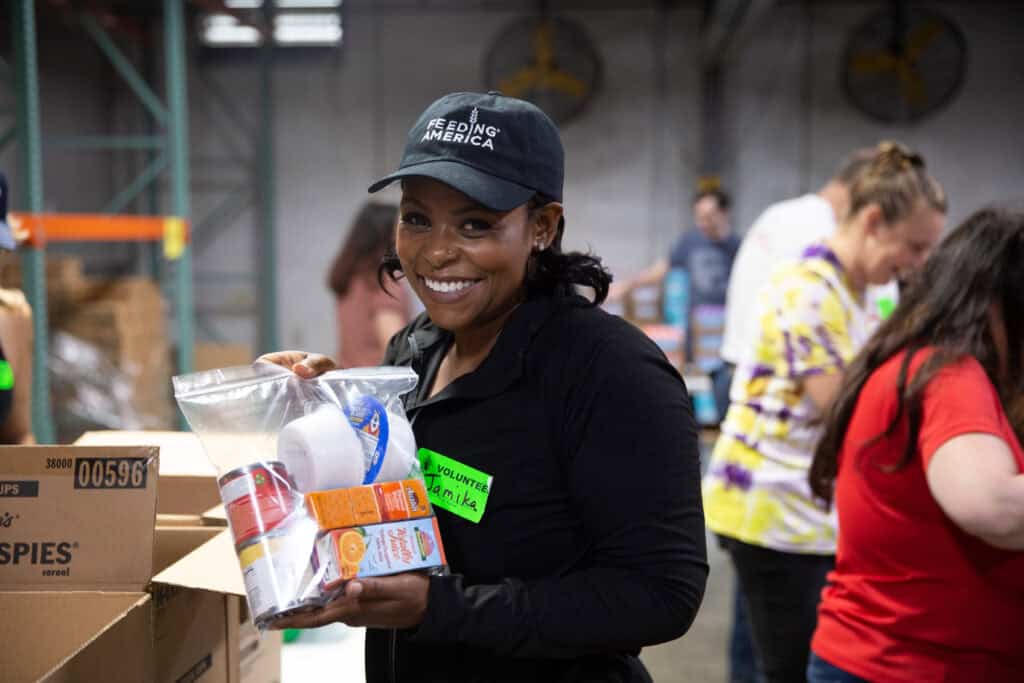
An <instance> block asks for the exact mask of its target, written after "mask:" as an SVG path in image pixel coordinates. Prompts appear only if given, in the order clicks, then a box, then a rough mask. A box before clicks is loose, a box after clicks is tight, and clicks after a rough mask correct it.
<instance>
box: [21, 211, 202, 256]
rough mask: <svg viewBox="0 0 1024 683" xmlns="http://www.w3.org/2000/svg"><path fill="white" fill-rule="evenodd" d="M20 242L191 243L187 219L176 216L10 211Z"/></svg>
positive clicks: (38, 243) (35, 245) (35, 243)
mask: <svg viewBox="0 0 1024 683" xmlns="http://www.w3.org/2000/svg"><path fill="white" fill-rule="evenodd" d="M9 217H10V222H11V227H12V228H14V231H15V233H17V236H18V238H19V241H21V242H24V243H25V244H28V245H29V246H33V247H37V248H38V247H43V246H45V245H46V243H47V242H161V241H164V242H166V241H167V240H168V239H175V240H178V241H181V242H186V243H187V242H188V239H189V234H188V233H189V229H188V222H187V221H183V220H181V219H180V218H176V217H174V216H129V215H104V214H92V213H16V212H11V214H10V216H9Z"/></svg>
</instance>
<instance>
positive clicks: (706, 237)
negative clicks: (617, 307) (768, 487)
mask: <svg viewBox="0 0 1024 683" xmlns="http://www.w3.org/2000/svg"><path fill="white" fill-rule="evenodd" d="M730 204H731V202H730V199H729V195H728V194H727V193H726V192H725V191H723V190H721V189H709V190H701V191H699V192H697V194H696V196H694V199H693V221H694V225H695V226H696V229H695V230H687V231H685V232H683V233H682V234H681V235H680V236H679V237H678V238H677V239H676V241H675V243H674V244H673V245H672V248H671V249H670V250H669V254H668V256H667V258H663V259H660V260H659V261H657V262H656V263H654V264H653V265H651V266H650V267H648V268H646V269H644V270H643V271H641V272H640V273H639V274H637V275H635V276H633V277H631V278H627V279H625V280H624V281H623V282H622V284H620V285H613V286H612V291H611V292H610V294H609V299H610V300H617V299H621V298H622V297H624V296H625V295H626V294H627V293H629V292H630V291H632V290H633V289H635V288H637V287H642V286H649V285H660V284H661V283H662V281H663V280H664V279H665V276H666V275H668V274H669V272H670V271H673V270H675V269H681V270H683V271H685V273H686V276H687V281H688V297H687V298H688V310H686V311H685V312H683V313H682V315H681V318H682V319H683V320H685V321H687V324H686V327H687V330H688V331H693V330H694V322H699V323H701V324H700V325H698V327H703V328H709V327H710V328H714V327H716V324H715V323H716V322H718V321H721V322H724V315H725V294H726V290H727V289H728V286H729V273H730V271H731V270H732V263H733V260H734V259H735V258H736V252H737V250H738V249H739V246H740V239H739V237H737V236H736V235H735V234H734V233H733V232H732V228H731V226H730V224H729V207H730ZM703 341H704V343H703V344H702V343H701V342H702V340H699V339H697V338H696V335H694V334H692V333H690V334H687V340H686V355H687V360H690V361H696V362H697V365H698V366H699V367H700V369H701V370H703V371H704V372H706V373H707V374H708V375H709V376H710V377H711V381H712V383H713V385H714V390H715V403H716V405H717V406H718V408H719V415H724V414H725V410H724V409H725V408H726V407H727V406H728V394H729V382H730V379H731V372H730V371H729V368H728V366H726V365H725V364H724V363H723V362H722V359H721V358H720V357H718V355H717V354H713V355H708V354H699V357H698V354H697V347H698V345H700V346H703V347H706V346H707V344H708V343H711V344H714V341H715V340H703ZM716 346H717V345H716Z"/></svg>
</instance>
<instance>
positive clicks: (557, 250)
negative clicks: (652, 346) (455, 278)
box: [377, 194, 612, 306]
mask: <svg viewBox="0 0 1024 683" xmlns="http://www.w3.org/2000/svg"><path fill="white" fill-rule="evenodd" d="M552 201H554V200H552V199H551V198H550V197H546V196H544V195H542V194H537V195H534V196H533V198H532V199H531V200H530V201H529V203H528V204H527V208H528V209H529V211H530V215H531V216H532V215H533V214H534V212H535V211H537V210H538V209H540V208H541V207H543V206H545V205H547V204H550V203H551V202H552ZM564 232H565V218H564V217H563V218H560V219H559V221H558V228H557V230H556V231H555V238H554V239H553V240H552V241H551V244H550V245H549V246H548V247H547V248H546V249H544V250H536V249H535V250H534V251H533V253H531V254H530V258H529V260H528V261H527V263H526V273H525V275H524V283H525V285H526V296H527V298H532V297H533V296H536V295H538V294H571V293H573V292H575V291H576V288H577V287H587V288H589V289H591V290H593V292H594V295H593V298H592V299H591V304H590V305H592V306H597V305H600V304H601V303H603V302H604V300H605V298H606V297H607V296H608V287H609V286H610V285H611V282H612V274H611V273H610V272H608V269H607V268H605V267H604V264H603V263H602V262H601V258H600V257H599V256H596V255H594V254H591V253H586V254H583V253H580V252H577V251H570V252H568V253H566V252H563V251H562V234H563V233H564ZM385 277H388V278H390V279H391V280H392V281H397V280H398V279H399V278H401V277H404V274H403V273H402V264H401V262H400V261H399V260H398V255H397V254H396V253H395V251H394V249H391V250H389V251H388V252H387V253H386V254H385V255H384V258H383V260H382V261H381V263H380V267H379V268H378V269H377V282H378V283H380V286H381V287H384V278H385Z"/></svg>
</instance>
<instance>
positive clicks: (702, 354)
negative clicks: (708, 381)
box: [690, 305, 725, 372]
mask: <svg viewBox="0 0 1024 683" xmlns="http://www.w3.org/2000/svg"><path fill="white" fill-rule="evenodd" d="M690 331H691V334H692V335H693V361H694V363H695V364H696V365H697V366H698V367H699V368H700V369H701V370H704V371H705V372H709V371H711V370H713V369H714V368H716V367H718V366H719V365H721V364H722V358H721V355H719V354H720V351H721V348H722V336H723V334H724V333H725V307H724V306H710V305H704V306H696V307H694V309H693V311H692V313H691V315H690Z"/></svg>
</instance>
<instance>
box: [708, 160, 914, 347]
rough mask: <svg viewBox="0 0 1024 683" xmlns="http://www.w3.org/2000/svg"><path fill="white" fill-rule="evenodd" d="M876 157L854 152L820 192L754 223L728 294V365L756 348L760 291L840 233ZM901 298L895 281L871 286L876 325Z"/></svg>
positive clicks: (772, 209) (781, 206)
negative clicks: (856, 188)
mask: <svg viewBox="0 0 1024 683" xmlns="http://www.w3.org/2000/svg"><path fill="white" fill-rule="evenodd" d="M871 158H872V150H871V149H861V150H857V151H855V152H853V153H852V154H851V155H850V156H849V157H847V159H846V161H844V162H843V164H842V166H840V168H839V170H838V172H837V173H836V174H835V176H833V177H832V178H831V179H830V180H829V181H828V182H827V183H826V184H825V186H824V187H822V188H821V189H820V190H818V191H817V192H814V193H809V194H805V195H803V196H802V197H795V198H793V199H787V200H785V201H781V202H778V203H776V204H772V205H771V206H769V207H768V208H767V209H765V210H764V211H763V212H762V213H761V215H760V216H758V218H757V220H755V221H754V224H753V225H751V226H750V230H748V231H747V234H746V236H744V238H743V242H742V243H741V244H740V249H739V252H737V254H736V260H735V261H734V262H733V266H732V273H731V274H730V276H729V287H728V290H727V292H726V303H725V331H724V336H723V340H722V349H721V355H722V359H723V360H724V361H725V362H726V363H729V364H731V365H736V364H737V363H739V362H740V360H742V359H743V356H744V354H745V353H746V352H748V350H750V349H752V348H753V347H754V343H755V342H754V340H755V339H756V337H757V334H758V333H759V329H758V326H757V318H756V316H754V315H752V313H753V311H754V307H755V305H756V303H757V293H758V291H759V290H760V289H761V287H763V286H764V284H765V283H766V282H768V278H769V276H771V274H772V272H773V271H774V270H775V269H776V268H778V267H779V266H780V265H784V264H786V263H789V262H791V261H795V260H797V259H798V258H799V257H800V254H801V253H803V251H804V249H806V248H807V247H808V246H810V245H812V244H815V243H817V242H821V241H823V240H825V239H827V238H828V237H829V236H831V235H832V233H833V232H835V229H836V225H837V224H838V222H839V220H841V219H842V218H843V217H844V216H845V215H846V210H847V208H848V207H849V205H850V189H849V186H850V183H851V182H852V181H853V179H854V178H855V177H856V176H857V174H858V172H859V171H860V170H861V168H862V167H863V166H864V165H865V164H867V163H870V161H871ZM898 296H899V294H898V288H897V286H896V283H895V282H893V283H890V284H888V285H882V286H878V287H870V288H869V289H868V292H867V298H868V302H867V303H868V305H867V309H868V312H869V315H871V316H873V317H875V318H876V319H875V320H874V321H873V322H874V323H877V322H878V321H879V320H880V319H881V318H883V317H886V316H887V315H888V313H889V312H891V310H892V307H893V306H894V305H895V304H896V300H897V298H898Z"/></svg>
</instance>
